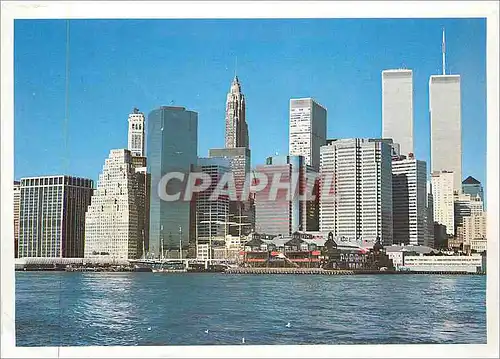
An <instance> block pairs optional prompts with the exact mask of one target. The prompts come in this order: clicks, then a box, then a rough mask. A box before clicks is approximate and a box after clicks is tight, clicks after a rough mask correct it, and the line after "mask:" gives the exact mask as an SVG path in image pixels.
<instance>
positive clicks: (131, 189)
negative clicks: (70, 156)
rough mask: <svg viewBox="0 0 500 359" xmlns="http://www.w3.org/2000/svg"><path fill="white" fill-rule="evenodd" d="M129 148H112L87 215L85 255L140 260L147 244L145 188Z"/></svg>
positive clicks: (87, 256) (88, 256) (141, 175)
mask: <svg viewBox="0 0 500 359" xmlns="http://www.w3.org/2000/svg"><path fill="white" fill-rule="evenodd" d="M141 177H143V174H141V173H140V172H136V170H135V168H134V166H133V164H132V155H131V152H130V151H129V150H126V149H117V150H111V152H110V154H109V157H108V158H107V159H106V161H105V163H104V167H103V171H102V173H101V174H100V175H99V181H98V182H97V190H96V191H95V194H94V196H92V202H91V204H90V206H89V209H88V211H87V214H86V218H85V258H97V257H99V258H109V259H136V258H138V257H139V256H140V254H141V252H142V247H143V233H141V228H142V227H141V225H142V223H141V221H142V219H141V218H140V217H141V213H140V212H141V203H140V198H141V195H140V194H139V191H140V190H141V186H140V181H141V179H140V178H141Z"/></svg>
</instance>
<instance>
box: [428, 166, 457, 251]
mask: <svg viewBox="0 0 500 359" xmlns="http://www.w3.org/2000/svg"><path fill="white" fill-rule="evenodd" d="M454 177H455V175H454V173H453V172H448V171H442V172H433V173H432V174H431V180H432V195H433V199H434V202H433V205H434V222H435V223H436V224H437V225H438V226H439V227H440V230H439V231H438V233H435V235H436V237H437V238H436V239H439V240H440V241H441V242H442V241H443V240H445V239H446V238H447V237H449V236H453V235H454V234H455V210H454V195H453V184H454V182H455V181H454ZM443 236H444V238H443Z"/></svg>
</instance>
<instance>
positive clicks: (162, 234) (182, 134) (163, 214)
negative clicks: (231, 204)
mask: <svg viewBox="0 0 500 359" xmlns="http://www.w3.org/2000/svg"><path fill="white" fill-rule="evenodd" d="M147 126H148V131H147V143H148V146H147V158H148V163H147V168H148V173H150V174H151V201H150V222H149V223H150V231H149V254H150V255H152V256H154V257H159V256H160V255H161V253H162V249H161V247H160V246H161V244H163V248H164V249H165V250H172V249H174V250H178V249H179V242H180V241H182V246H183V247H184V246H187V245H188V242H189V235H190V232H191V228H192V227H194V224H193V223H191V222H192V221H194V219H193V218H192V217H193V214H194V204H195V202H194V201H189V200H188V201H186V200H184V197H183V193H184V191H183V189H184V184H185V183H186V182H187V176H188V174H189V172H190V171H191V169H192V167H193V166H195V165H196V162H197V148H198V114H197V113H196V112H194V111H189V110H186V109H185V108H184V107H176V106H175V107H174V106H162V107H160V108H158V109H155V110H153V111H151V112H150V113H149V115H148V125H147ZM172 172H180V173H183V174H184V175H185V178H184V181H181V180H179V179H171V180H170V181H169V182H168V183H167V184H166V186H165V188H163V186H162V188H159V184H160V181H161V179H162V177H163V176H165V175H167V174H169V173H172ZM162 193H163V194H165V193H166V194H169V195H174V194H176V193H180V194H181V195H180V198H179V199H177V200H175V201H164V200H162V199H161V198H160V194H162Z"/></svg>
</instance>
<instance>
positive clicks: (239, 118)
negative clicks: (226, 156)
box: [226, 76, 249, 148]
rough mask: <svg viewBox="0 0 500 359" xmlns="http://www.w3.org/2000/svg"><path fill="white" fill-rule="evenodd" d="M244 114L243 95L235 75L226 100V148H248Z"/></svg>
mask: <svg viewBox="0 0 500 359" xmlns="http://www.w3.org/2000/svg"><path fill="white" fill-rule="evenodd" d="M245 114H246V112H245V95H243V92H242V91H241V84H240V82H239V80H238V76H235V77H234V79H233V82H232V83H231V89H230V90H229V93H228V94H227V100H226V148H235V147H244V148H249V139H248V125H247V122H246V115H245Z"/></svg>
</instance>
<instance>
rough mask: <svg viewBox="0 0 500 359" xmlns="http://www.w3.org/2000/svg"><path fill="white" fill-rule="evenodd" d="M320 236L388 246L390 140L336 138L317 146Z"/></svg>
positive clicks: (390, 229) (390, 223) (390, 239)
mask: <svg viewBox="0 0 500 359" xmlns="http://www.w3.org/2000/svg"><path fill="white" fill-rule="evenodd" d="M320 231H322V232H323V231H332V232H333V234H334V236H339V237H340V236H344V237H347V238H350V239H353V240H366V241H376V240H377V239H380V241H381V243H382V244H383V245H391V244H392V243H393V214H392V170H391V143H390V141H381V140H378V139H340V140H331V141H328V143H327V145H325V146H322V147H321V157H320Z"/></svg>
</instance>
